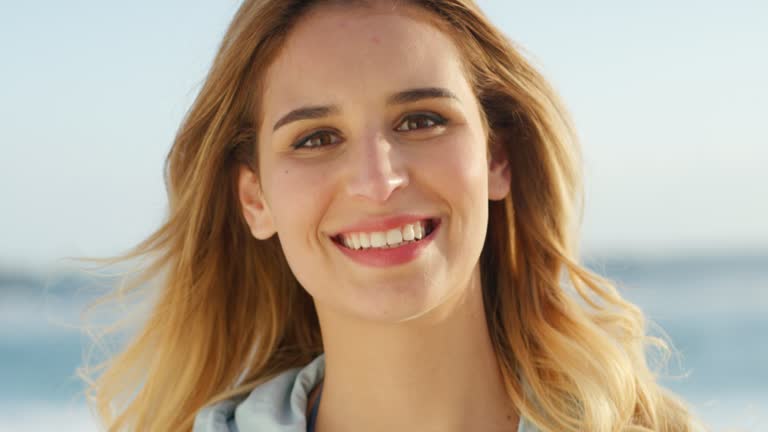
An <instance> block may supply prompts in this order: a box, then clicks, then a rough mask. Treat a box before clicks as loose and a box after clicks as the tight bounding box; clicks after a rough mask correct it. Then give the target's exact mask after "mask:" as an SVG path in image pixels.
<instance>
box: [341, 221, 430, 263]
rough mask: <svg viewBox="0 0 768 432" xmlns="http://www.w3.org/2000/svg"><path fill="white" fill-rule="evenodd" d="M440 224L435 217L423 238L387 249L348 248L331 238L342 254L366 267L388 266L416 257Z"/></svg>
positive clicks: (428, 242)
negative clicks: (429, 230) (428, 231)
mask: <svg viewBox="0 0 768 432" xmlns="http://www.w3.org/2000/svg"><path fill="white" fill-rule="evenodd" d="M418 220H421V219H418ZM406 223H407V222H406ZM440 225H441V222H440V219H436V220H435V226H434V228H433V229H432V232H430V233H429V235H427V236H426V237H424V238H423V239H421V240H419V241H417V242H413V243H407V244H404V245H402V246H398V247H394V248H389V249H374V248H371V249H350V248H348V247H346V246H344V245H343V244H341V243H339V242H338V241H336V240H333V244H334V245H336V247H338V248H339V250H341V252H342V253H343V254H344V255H346V256H347V257H349V258H351V259H352V260H353V261H355V262H357V263H360V264H363V265H365V266H368V267H389V266H394V265H400V264H405V263H407V262H409V261H412V260H414V259H416V257H418V256H419V254H420V253H421V251H422V250H423V249H424V248H425V247H427V246H428V245H429V244H430V243H432V240H434V238H435V235H437V232H438V231H439V230H440ZM395 226H399V225H395ZM353 232H354V231H353Z"/></svg>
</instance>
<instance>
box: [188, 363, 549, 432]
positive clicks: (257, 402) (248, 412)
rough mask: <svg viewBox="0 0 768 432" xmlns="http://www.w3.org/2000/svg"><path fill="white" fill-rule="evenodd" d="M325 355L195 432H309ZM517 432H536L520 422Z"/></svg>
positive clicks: (208, 418) (227, 406)
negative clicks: (309, 417) (310, 409)
mask: <svg viewBox="0 0 768 432" xmlns="http://www.w3.org/2000/svg"><path fill="white" fill-rule="evenodd" d="M324 372H325V355H324V354H320V355H319V356H317V357H316V358H315V359H314V360H312V361H311V362H310V363H309V364H308V365H306V366H304V367H303V368H293V369H289V370H286V371H284V372H281V373H280V374H278V375H276V376H275V377H273V378H271V379H270V380H268V381H266V382H264V383H262V384H261V385H259V386H258V387H256V388H255V389H253V391H251V393H250V394H249V395H248V396H247V397H245V398H244V399H229V400H226V401H223V402H219V403H217V404H214V405H211V406H209V407H206V408H204V409H202V410H200V412H198V414H197V416H196V417H195V425H194V428H193V432H306V430H307V417H306V411H307V397H308V395H309V393H310V392H311V391H312V389H313V388H314V387H315V385H317V384H318V383H319V382H320V380H321V379H322V378H323V374H324ZM517 432H536V429H535V428H534V427H533V425H531V424H530V423H528V422H527V421H525V419H522V418H521V419H520V423H519V425H518V428H517Z"/></svg>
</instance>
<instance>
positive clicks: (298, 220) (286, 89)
mask: <svg viewBox="0 0 768 432" xmlns="http://www.w3.org/2000/svg"><path fill="white" fill-rule="evenodd" d="M420 14H421V12H420V11H417V10H414V9H410V8H407V7H404V6H398V7H397V8H396V9H394V10H393V8H392V5H388V6H385V7H381V8H374V9H369V8H353V9H351V10H350V9H341V8H338V7H325V8H321V9H318V10H315V11H313V12H312V13H311V14H309V15H308V16H306V17H304V18H303V19H302V20H301V21H300V22H299V23H298V24H297V25H296V27H295V28H294V29H293V30H292V31H291V33H290V35H289V37H288V39H287V41H286V43H285V46H284V47H283V49H282V50H281V52H280V54H279V56H278V57H277V59H276V60H275V62H274V63H273V64H272V65H271V67H270V68H269V69H268V71H267V72H266V75H265V88H264V94H263V99H262V104H261V105H262V118H261V123H260V130H259V139H258V142H259V144H258V152H259V170H260V173H261V175H260V180H261V185H260V186H261V188H260V189H259V183H258V181H259V180H258V178H257V177H256V176H254V175H253V174H252V173H251V172H250V171H248V170H247V169H242V171H241V176H240V197H241V201H242V203H243V206H244V211H245V215H246V219H247V220H248V222H249V225H250V227H251V231H252V233H253V234H254V236H256V237H257V238H261V239H264V238H268V237H270V236H271V235H272V234H274V233H277V235H278V237H279V239H280V243H281V245H282V248H283V251H284V253H285V256H286V258H287V260H288V263H289V265H290V267H291V269H292V270H293V272H294V274H295V276H296V278H297V279H298V281H299V282H300V283H301V284H302V285H303V286H304V288H305V289H306V290H307V291H308V292H309V293H310V294H311V295H312V296H313V298H314V299H315V303H316V306H317V307H318V309H320V308H322V309H324V310H325V311H330V310H333V311H334V312H335V313H344V314H348V315H354V316H356V317H358V318H363V319H368V320H377V321H382V322H398V321H404V320H408V319H412V318H415V317H417V316H420V315H422V314H424V313H426V312H428V311H430V310H432V309H434V308H436V307H438V306H440V305H441V304H445V303H447V302H448V300H449V299H450V298H455V297H454V296H456V295H458V294H461V291H463V290H466V289H467V287H468V285H469V284H468V282H469V280H470V277H471V276H472V273H473V271H475V270H476V268H477V265H478V258H479V256H480V252H481V250H482V247H483V242H484V238H485V233H486V227H487V222H488V200H489V198H490V199H502V198H503V197H504V196H505V195H506V194H507V193H508V190H509V173H508V171H507V170H506V166H505V165H506V164H505V163H489V161H488V160H487V158H486V151H487V143H486V139H485V132H484V130H483V126H482V122H481V116H480V111H479V106H478V102H477V100H476V98H475V96H474V94H473V92H472V89H471V87H470V85H469V83H468V81H467V79H466V77H465V75H464V71H463V68H462V65H461V61H460V57H459V52H458V50H457V48H456V47H455V46H454V44H453V42H452V40H451V39H450V37H449V36H447V35H446V34H444V33H442V32H441V31H439V30H438V29H437V28H436V27H434V26H433V25H431V24H429V23H427V21H426V19H425V18H424V16H423V15H420ZM489 167H490V169H489ZM260 190H261V192H259V191H260ZM420 220H421V221H424V220H427V221H430V222H429V223H428V224H427V225H426V226H425V227H424V228H425V232H424V237H423V239H422V240H420V241H415V240H416V239H417V238H418V236H419V227H417V226H416V225H415V224H416V223H418V221H420ZM407 225H410V228H409V227H408V226H407ZM430 231H431V232H430ZM340 233H347V234H350V233H363V234H362V235H357V238H356V239H354V237H355V235H349V236H347V241H348V242H350V245H351V246H352V248H354V247H355V246H357V247H362V246H361V245H360V244H355V243H362V244H363V245H365V244H366V243H367V244H368V245H371V244H374V245H378V244H381V242H382V241H388V242H389V243H393V244H396V242H398V241H399V240H400V239H399V237H398V233H399V235H400V236H402V237H404V238H405V239H409V238H411V236H413V238H414V240H411V241H410V242H409V243H408V244H405V245H403V246H396V247H390V248H386V249H383V248H380V247H370V248H367V249H356V250H353V249H352V248H350V247H348V246H345V245H344V240H343V239H341V238H340V237H339V234H340ZM361 237H362V238H361ZM405 241H407V240H405Z"/></svg>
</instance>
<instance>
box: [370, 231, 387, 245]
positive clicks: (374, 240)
mask: <svg viewBox="0 0 768 432" xmlns="http://www.w3.org/2000/svg"><path fill="white" fill-rule="evenodd" d="M385 244H387V238H386V237H385V235H384V233H383V232H373V233H371V246H372V247H382V246H384V245H385Z"/></svg>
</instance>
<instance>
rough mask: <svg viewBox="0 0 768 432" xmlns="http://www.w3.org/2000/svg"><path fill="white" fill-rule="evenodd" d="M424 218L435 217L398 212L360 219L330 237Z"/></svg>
mask: <svg viewBox="0 0 768 432" xmlns="http://www.w3.org/2000/svg"><path fill="white" fill-rule="evenodd" d="M426 219H436V218H435V217H433V216H426V215H417V214H399V215H393V216H386V217H371V218H367V219H364V220H361V221H359V222H357V223H355V224H352V225H349V226H347V227H344V228H343V229H341V230H339V231H337V232H336V233H335V234H333V235H332V236H331V237H336V236H339V235H341V234H348V233H355V232H378V231H388V230H391V229H394V228H399V227H401V226H403V225H406V224H409V223H414V222H418V221H422V220H426Z"/></svg>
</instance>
